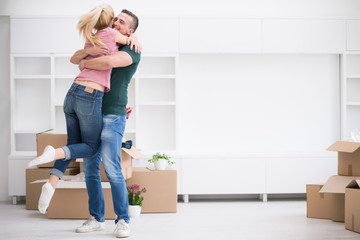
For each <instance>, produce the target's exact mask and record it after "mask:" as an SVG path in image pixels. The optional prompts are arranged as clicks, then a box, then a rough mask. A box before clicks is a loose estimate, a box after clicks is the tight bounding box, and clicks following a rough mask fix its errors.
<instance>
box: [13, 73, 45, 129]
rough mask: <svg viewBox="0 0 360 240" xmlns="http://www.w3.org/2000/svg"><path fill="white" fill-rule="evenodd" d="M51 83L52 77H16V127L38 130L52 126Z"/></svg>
mask: <svg viewBox="0 0 360 240" xmlns="http://www.w3.org/2000/svg"><path fill="white" fill-rule="evenodd" d="M50 84H51V83H50V79H49V80H46V79H15V102H14V104H15V108H14V111H15V112H14V114H15V119H14V122H15V125H14V129H21V130H23V131H34V132H36V131H39V130H40V131H41V130H46V129H50V128H51V92H50ZM40 96H41V97H40Z"/></svg>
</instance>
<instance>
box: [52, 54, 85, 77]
mask: <svg viewBox="0 0 360 240" xmlns="http://www.w3.org/2000/svg"><path fill="white" fill-rule="evenodd" d="M79 73H80V70H79V68H78V65H76V64H72V63H71V62H70V57H55V75H60V74H61V75H75V76H77V75H78V74H79Z"/></svg>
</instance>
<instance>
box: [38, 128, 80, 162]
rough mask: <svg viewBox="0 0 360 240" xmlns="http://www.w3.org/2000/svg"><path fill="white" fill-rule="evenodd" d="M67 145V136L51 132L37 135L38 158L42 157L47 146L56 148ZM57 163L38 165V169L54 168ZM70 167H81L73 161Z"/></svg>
mask: <svg viewBox="0 0 360 240" xmlns="http://www.w3.org/2000/svg"><path fill="white" fill-rule="evenodd" d="M66 143H67V134H56V133H49V131H46V132H41V133H38V134H36V151H37V156H40V155H41V154H42V153H43V152H44V149H45V147H46V146H47V145H51V146H53V147H54V148H58V147H62V146H65V145H66ZM54 163H55V161H52V162H49V163H44V164H40V165H38V167H50V168H51V167H53V166H54ZM68 167H79V163H77V162H76V161H75V159H73V160H72V162H71V163H70V164H69V166H68Z"/></svg>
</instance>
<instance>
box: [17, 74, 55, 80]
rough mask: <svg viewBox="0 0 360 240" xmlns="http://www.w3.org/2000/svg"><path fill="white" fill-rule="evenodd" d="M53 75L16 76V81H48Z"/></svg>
mask: <svg viewBox="0 0 360 240" xmlns="http://www.w3.org/2000/svg"><path fill="white" fill-rule="evenodd" d="M50 78H51V75H15V76H14V79H15V80H16V79H46V80H50Z"/></svg>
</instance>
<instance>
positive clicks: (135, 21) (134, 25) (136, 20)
mask: <svg viewBox="0 0 360 240" xmlns="http://www.w3.org/2000/svg"><path fill="white" fill-rule="evenodd" d="M121 12H122V13H125V14H127V15H129V16H130V17H131V18H132V23H130V28H131V29H133V30H134V32H135V31H136V29H137V27H138V26H139V18H138V17H137V16H136V15H135V14H133V13H132V12H130V11H129V10H127V9H123V10H122V11H121Z"/></svg>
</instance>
